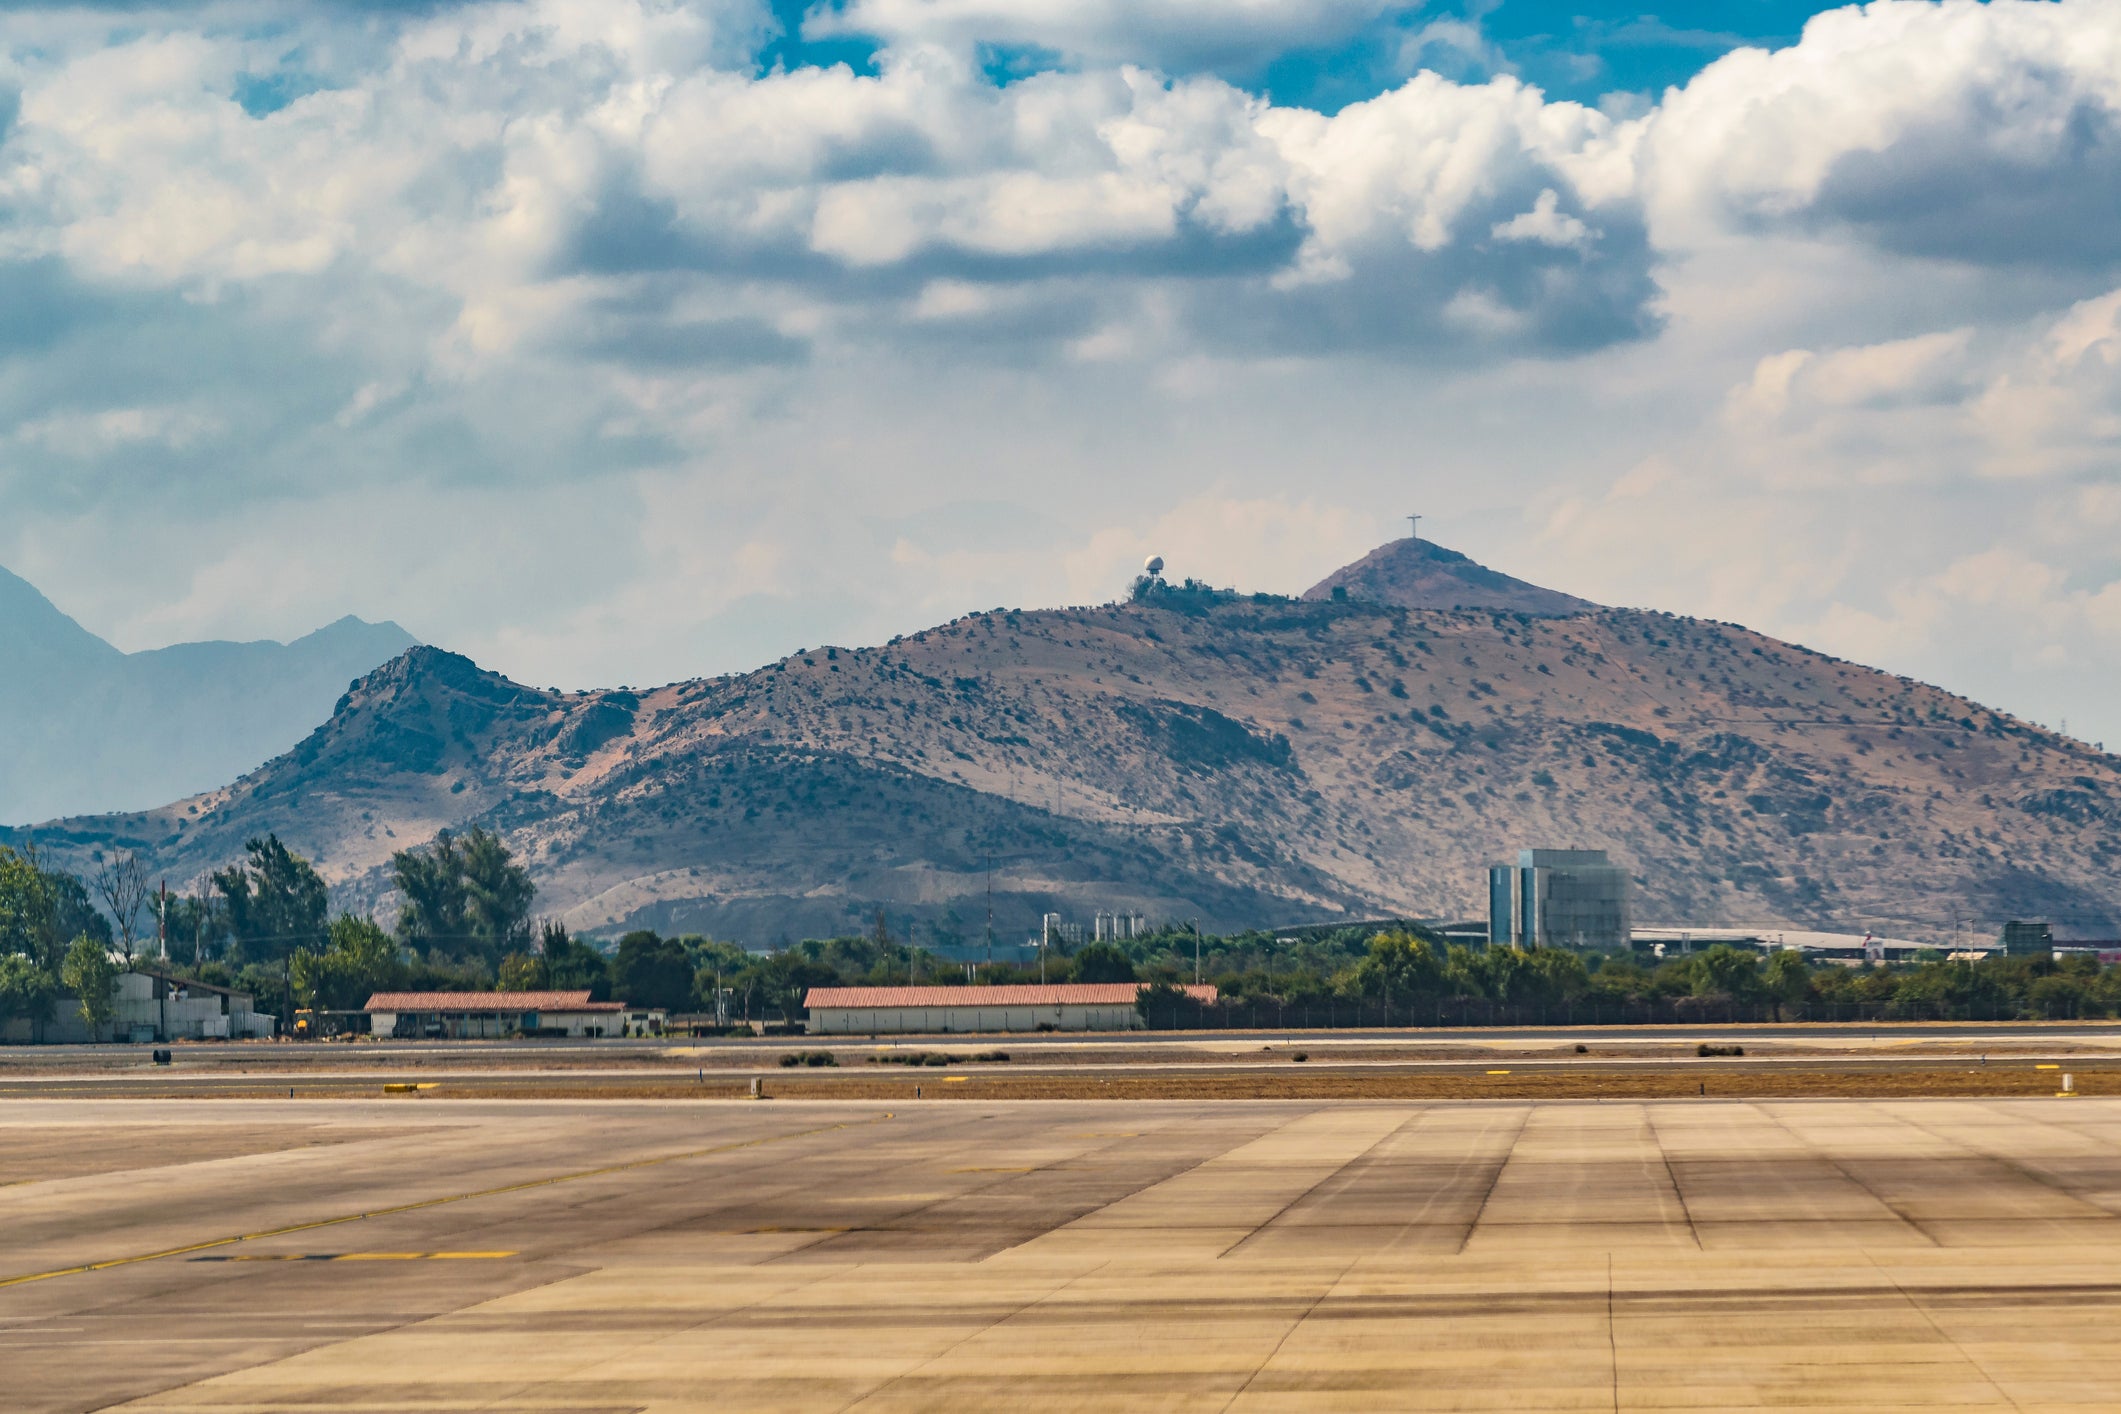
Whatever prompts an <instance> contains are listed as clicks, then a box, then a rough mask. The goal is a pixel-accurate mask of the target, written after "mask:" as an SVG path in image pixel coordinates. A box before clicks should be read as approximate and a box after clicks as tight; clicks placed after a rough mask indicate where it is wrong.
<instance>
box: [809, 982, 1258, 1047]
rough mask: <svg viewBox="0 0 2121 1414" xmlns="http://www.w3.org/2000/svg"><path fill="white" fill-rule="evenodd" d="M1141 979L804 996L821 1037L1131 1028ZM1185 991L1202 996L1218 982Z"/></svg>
mask: <svg viewBox="0 0 2121 1414" xmlns="http://www.w3.org/2000/svg"><path fill="white" fill-rule="evenodd" d="M1142 986H1143V984H1142V983H1139V982H1099V983H1084V982H1071V983H1067V984H1064V985H1056V986H1025V987H812V988H811V989H810V991H809V992H808V993H807V994H805V996H804V998H803V1005H804V1006H806V1007H808V1008H809V1010H810V1030H811V1032H812V1033H813V1034H817V1035H864V1036H880V1035H885V1034H889V1033H908V1032H918V1033H931V1032H944V1031H1038V1030H1041V1029H1050V1030H1054V1031H1127V1030H1131V1029H1134V1028H1136V1027H1139V1026H1140V1025H1141V1024H1142V1019H1141V1016H1140V1014H1139V1013H1138V1012H1136V1011H1135V1009H1134V1000H1135V998H1136V997H1138V996H1139V995H1141V990H1142ZM1180 990H1182V991H1184V992H1186V993H1187V994H1188V995H1190V996H1192V997H1194V998H1196V999H1198V1000H1200V1001H1202V1002H1210V1003H1212V1002H1213V1001H1214V1000H1215V999H1216V990H1215V988H1213V987H1205V986H1198V987H1184V988H1181V989H1180Z"/></svg>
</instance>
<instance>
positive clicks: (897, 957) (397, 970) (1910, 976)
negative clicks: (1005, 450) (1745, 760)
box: [0, 828, 2121, 1027]
mask: <svg viewBox="0 0 2121 1414" xmlns="http://www.w3.org/2000/svg"><path fill="white" fill-rule="evenodd" d="M390 873H391V879H392V882H393V883H394V884H395V885H396V889H397V896H398V908H397V913H396V916H395V918H394V919H393V920H391V923H390V925H389V926H386V925H385V924H384V923H382V922H379V921H377V920H376V919H374V918H370V917H364V916H362V915H359V914H355V913H353V912H351V911H348V910H343V909H342V910H340V911H339V912H338V913H337V914H336V915H334V914H333V912H332V910H331V907H330V891H329V889H328V888H327V887H326V885H325V882H324V879H323V877H322V876H321V875H320V874H319V873H318V871H317V869H316V868H315V866H314V865H313V864H312V863H311V862H310V861H308V860H306V859H304V858H303V857H302V856H301V855H299V854H298V853H296V852H295V851H293V850H291V849H290V848H288V846H287V845H286V844H285V843H284V842H283V841H281V840H280V838H279V837H278V836H277V835H274V834H267V835H263V836H260V837H258V838H255V839H252V840H249V841H247V842H246V843H245V846H244V850H243V855H242V857H241V858H240V859H237V860H235V861H233V862H231V863H230V864H229V865H227V866H226V867H224V868H221V869H217V870H214V871H212V873H211V874H210V875H208V876H207V878H206V880H205V883H204V886H203V887H201V888H200V889H198V890H197V891H196V892H195V893H193V894H190V895H170V896H168V898H167V900H166V903H165V902H164V901H163V900H162V899H161V898H160V897H159V896H158V895H157V894H156V893H155V892H154V891H151V890H150V889H149V888H148V886H147V882H146V879H145V874H144V871H143V870H142V869H141V867H140V864H139V861H138V860H137V859H136V858H135V857H134V856H131V855H129V854H125V853H123V852H119V853H116V854H113V855H111V856H109V857H105V858H101V859H99V860H97V861H96V867H95V868H94V869H93V870H91V871H90V872H89V874H88V875H87V877H82V876H79V875H76V874H73V873H70V872H68V871H66V870H63V869H59V868H56V867H53V866H51V865H50V864H49V863H48V862H47V861H46V860H45V859H44V858H43V857H41V856H40V855H39V853H38V852H37V851H36V850H35V849H34V848H25V849H14V848H9V847H6V846H0V1023H4V1022H6V1021H9V1020H11V1019H15V1018H20V1017H28V1018H31V1019H32V1020H33V1021H38V1020H41V1019H42V1018H43V1017H46V1016H48V1015H49V1014H50V1012H51V1008H52V1006H53V1004H54V1002H55V1001H56V999H57V998H59V997H60V996H62V995H72V996H74V997H76V998H78V999H79V1001H80V1004H81V1006H82V1015H83V1017H84V1019H85V1020H87V1021H88V1022H89V1024H90V1025H91V1026H92V1027H99V1026H102V1025H106V1024H107V1023H108V1021H109V1019H110V1003H109V995H110V992H111V989H112V985H113V983H114V981H115V978H116V976H117V973H118V970H119V968H120V966H121V965H122V964H130V963H131V962H133V961H134V960H135V959H136V958H137V956H138V955H139V953H140V952H141V950H142V948H143V947H144V946H145V944H146V941H147V940H148V939H151V938H153V937H155V936H156V935H160V936H161V937H162V938H163V939H164V940H165V951H164V954H163V956H162V957H161V959H160V963H161V966H162V967H163V968H164V969H166V970H168V971H170V972H172V973H173V974H174V975H178V976H185V977H191V978H195V979H197V980H199V981H202V982H208V983H212V984H215V985H220V986H227V987H232V988H235V989H237V990H241V991H246V992H249V993H250V994H251V995H252V997H253V998H254V999H256V1001H257V1003H258V1005H260V1006H261V1007H263V1008H266V1009H273V1008H278V1009H280V1010H281V1011H282V1012H283V1013H285V1012H288V1011H291V1010H292V1009H293V1008H294V1007H297V1006H304V1007H318V1008H323V1009H329V1010H354V1009H358V1008H359V1007H361V1006H362V1005H363V1004H365V1003H366V1001H367V999H368V998H369V996H370V995H372V994H373V993H375V992H379V991H483V990H488V989H499V990H510V991H515V990H522V991H544V990H586V991H588V992H589V993H590V995H591V996H592V997H593V998H594V999H596V1000H599V1001H605V1000H611V999H614V998H616V999H617V1000H620V1001H623V1002H626V1003H629V1004H631V1005H636V1006H644V1007H660V1008H664V1009H666V1010H668V1011H671V1012H673V1013H712V1012H715V1011H716V1010H717V1009H719V1010H721V1011H722V1012H724V1013H725V1014H726V1016H727V1017H728V1019H729V1020H730V1021H732V1022H751V1021H779V1020H787V1021H793V1020H796V1019H799V1018H800V1017H801V1015H802V999H803V995H804V993H805V992H807V991H808V990H809V989H811V988H813V987H827V986H887V985H906V984H919V983H957V982H972V983H976V984H1010V983H1026V982H1037V981H1040V980H1046V981H1052V982H1127V981H1139V982H1142V983H1144V984H1146V985H1145V990H1144V993H1143V996H1142V1001H1141V1006H1142V1008H1143V1010H1144V1014H1145V1015H1146V1016H1147V1017H1148V1019H1149V1020H1150V1021H1151V1023H1152V1024H1155V1025H1164V1026H1231V1027H1258V1026H1265V1027H1292V1026H1320V1027H1324V1026H1344V1025H1395V1026H1407V1025H1483V1024H1524V1023H1536V1022H1561V1023H1567V1024H1584V1023H1591V1024H1597V1023H1640V1022H1687V1021H1775V1020H1909V1021H1920V1020H2013V1019H2069V1018H2088V1017H2102V1016H2112V1015H2121V967H2105V966H2101V965H2100V963H2099V962H2098V961H2097V959H2096V958H2093V957H2090V956H2085V955H2065V956H2064V957H2061V958H2059V959H2058V958H2050V957H2044V956H2043V957H1991V958H1987V959H1983V960H1977V961H1969V960H1963V959H1962V960H1956V961H1955V960H1951V959H1947V958H1945V957H1944V956H1943V955H1942V954H1927V955H1924V956H1921V957H1918V958H1917V959H1916V960H1915V961H1913V962H1911V963H1906V964H1896V965H1892V966H1885V965H1875V966H1868V967H1846V966H1841V965H1838V964H1832V963H1825V962H1821V963H1817V964H1815V963H1813V962H1811V961H1808V960H1807V959H1806V957H1805V956H1804V955H1803V954H1801V953H1796V952H1777V953H1772V954H1768V955H1765V956H1763V955H1761V954H1758V953H1755V952H1752V951H1749V950H1747V949H1743V948H1737V947H1732V946H1729V945H1726V944H1718V945H1716V946H1713V947H1710V948H1707V949H1705V950H1703V951H1700V952H1696V953H1692V954H1689V955H1686V956H1682V957H1674V958H1667V959H1663V960H1652V959H1645V958H1642V957H1640V956H1639V955H1636V954H1633V953H1617V954H1610V955H1600V954H1585V953H1578V952H1573V951H1569V950H1566V949H1559V948H1515V947H1478V948H1476V947H1465V946H1462V945H1458V944H1452V943H1450V942H1448V941H1447V940H1446V939H1444V938H1442V937H1440V936H1438V935H1436V934H1434V933H1432V932H1429V931H1427V930H1424V929H1422V928H1420V927H1418V926H1416V925H1414V924H1411V923H1405V924H1398V925H1391V926H1376V925H1364V926H1353V927H1344V928H1314V929H1306V930H1300V931H1299V932H1298V933H1297V934H1296V935H1295V936H1277V935H1275V934H1270V933H1264V932H1240V933H1231V934H1221V935H1216V934H1203V933H1200V932H1197V931H1195V930H1193V929H1187V928H1165V929H1162V930H1159V931H1156V932H1152V933H1150V934H1148V935H1146V936H1143V937H1137V938H1130V939H1125V940H1122V941H1116V942H1096V943H1091V944H1088V945H1085V946H1082V947H1079V948H1075V949H1073V950H1068V949H1055V950H1053V951H1052V952H1050V953H1049V954H1048V955H1047V957H1046V958H1045V960H1044V962H1043V964H1042V965H1041V964H1040V963H1038V962H1036V961H1027V960H1012V961H1003V962H1000V963H996V964H967V963H965V962H963V961H953V960H949V959H946V958H945V957H943V956H941V955H940V954H938V953H936V952H934V951H933V950H930V949H927V948H921V947H916V946H914V945H913V944H912V943H911V942H910V941H907V940H905V939H901V938H897V937H894V936H893V935H892V933H891V930H890V928H889V927H888V925H887V923H886V921H885V918H884V917H883V915H882V914H881V913H880V914H879V915H878V917H877V920H876V926H875V928H874V929H873V931H872V932H871V933H870V934H868V935H866V936H856V935H849V936H843V937H836V938H825V939H812V940H807V941H804V942H801V943H798V944H794V945H792V946H788V947H783V948H779V949H775V950H773V951H770V952H756V951H751V950H748V949H746V948H743V947H741V946H739V945H737V944H734V943H728V942H720V941H715V940H711V939H707V938H704V937H699V936H683V937H665V936H662V935H660V934H658V933H656V932H654V931H652V930H636V931H633V932H629V933H627V934H625V935H623V936H622V937H620V938H619V939H618V940H617V942H616V945H615V947H612V948H610V949H609V950H608V951H607V950H606V948H605V947H604V946H602V945H599V944H597V943H594V942H591V941H589V940H587V939H584V938H579V937H575V936H572V935H571V934H570V933H569V932H568V930H567V929H566V928H565V927H563V926H562V925H561V924H559V923H558V922H556V921H553V920H541V919H539V918H538V917H537V916H536V914H535V911H534V905H535V902H536V889H535V887H534V886H533V884H532V882H531V879H530V876H529V872H528V870H527V869H525V868H524V866H523V865H522V864H521V863H519V862H518V861H517V860H516V859H515V858H514V857H513V855H512V854H511V853H510V851H509V850H508V848H507V846H506V845H505V844H504V843H503V842H502V841H501V840H500V838H499V837H498V836H496V835H495V834H493V833H492V832H491V831H488V830H485V829H482V828H473V829H471V830H469V831H465V832H463V833H461V834H459V833H456V832H452V831H444V832H442V833H441V834H439V835H438V836H437V837H436V838H435V840H434V841H433V842H432V843H431V844H429V845H426V846H424V847H422V848H419V849H411V850H401V851H398V852H396V853H395V854H393V855H392V856H391V863H390ZM143 915H145V916H144V917H143ZM1193 981H1202V982H1208V983H1212V984H1214V985H1215V986H1216V987H1217V988H1218V989H1219V993H1220V996H1219V999H1218V1001H1217V1002H1216V1003H1214V1004H1212V1005H1207V1004H1203V1003H1200V1002H1198V1001H1196V1000H1195V999H1193V998H1192V997H1190V996H1188V995H1187V994H1185V993H1184V992H1183V991H1181V990H1179V989H1180V987H1181V986H1182V984H1184V983H1188V982H1193ZM718 1004H719V1008H718Z"/></svg>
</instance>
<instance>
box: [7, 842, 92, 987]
mask: <svg viewBox="0 0 2121 1414" xmlns="http://www.w3.org/2000/svg"><path fill="white" fill-rule="evenodd" d="M84 934H85V935H87V936H88V937H91V938H96V939H99V940H101V941H103V942H106V943H108V942H109V941H110V923H109V921H108V920H107V919H105V918H104V916H103V915H102V914H101V913H99V912H97V911H96V906H95V904H94V903H92V902H90V901H89V896H88V889H87V887H86V886H85V885H83V884H82V882H81V881H80V880H79V879H77V878H75V877H74V876H73V875H71V874H68V873H66V872H64V871H63V870H58V869H47V868H45V867H44V864H43V861H42V860H41V859H39V858H38V855H37V851H36V850H35V848H29V849H20V850H17V849H10V848H8V847H7V846H5V845H0V953H19V954H21V955H22V956H24V957H28V958H31V959H34V960H35V962H36V963H37V965H38V966H39V967H42V968H43V969H44V970H45V971H47V972H50V973H54V974H56V973H57V972H58V970H59V965H60V963H61V962H62V961H64V959H65V956H66V945H67V942H68V940H69V939H72V938H75V937H78V936H81V935H84Z"/></svg>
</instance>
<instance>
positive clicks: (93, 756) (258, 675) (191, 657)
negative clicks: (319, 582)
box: [0, 569, 417, 821]
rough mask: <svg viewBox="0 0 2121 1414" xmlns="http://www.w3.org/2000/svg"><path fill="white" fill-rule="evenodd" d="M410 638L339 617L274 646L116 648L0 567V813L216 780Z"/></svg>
mask: <svg viewBox="0 0 2121 1414" xmlns="http://www.w3.org/2000/svg"><path fill="white" fill-rule="evenodd" d="M416 641H417V640H415V639H414V638H413V637H412V635H411V634H408V633H407V632H405V630H404V629H401V628H399V627H398V626H397V625H396V624H390V623H385V624H370V623H363V622H362V621H361V620H359V619H355V618H345V619H341V620H339V621H338V622H337V623H335V624H332V625H330V626H328V627H326V628H322V629H319V630H318V631H317V632H315V633H312V634H310V635H309V636H307V637H306V638H300V639H297V640H295V641H294V642H293V643H287V644H281V643H269V642H267V643H180V644H177V645H175V646H174V647H170V648H157V649H152V650H150V651H147V652H143V653H121V652H119V651H118V650H117V649H116V648H113V647H112V646H111V645H110V644H108V643H105V642H104V641H103V640H102V639H100V638H98V637H96V636H95V635H94V634H92V633H90V632H89V631H88V630H87V629H85V628H83V627H81V625H79V624H77V623H75V622H74V621H73V620H72V619H70V618H68V617H67V616H66V615H65V614H63V613H61V612H60V611H59V610H58V609H57V608H55V607H54V606H53V605H52V603H51V601H50V600H48V599H46V598H45V597H44V596H43V595H42V594H40V593H38V592H37V590H36V589H35V588H33V587H32V586H30V585H29V584H28V583H27V582H25V581H24V580H22V579H20V578H19V577H17V576H15V575H13V574H10V573H9V572H8V571H6V570H4V569H0V741H4V742H5V743H7V745H6V748H5V750H4V751H0V820H11V821H27V820H38V819H45V818H48V817H50V816H53V815H59V814H73V813H81V812H87V811H96V810H117V809H138V808H140V807H143V806H146V805H150V804H154V803H157V802H161V801H166V800H169V799H170V798H171V797H173V796H181V795H187V794H190V793H191V792H194V791H198V790H201V789H204V788H206V787H209V786H213V785H218V784H220V783H222V782H224V781H227V780H229V779H230V778H232V777H233V776H235V775H237V774H238V773H240V772H243V771H247V770H250V769H252V768H253V767H255V766H257V765H258V764H259V763H260V762H262V761H265V760H267V759H268V758H270V757H272V756H273V755H274V754H276V753H278V752H281V751H285V750H286V749H287V748H288V747H289V746H290V745H292V744H293V743H295V742H297V741H299V740H301V738H302V736H303V735H304V733H306V732H308V731H309V730H310V729H311V728H312V727H314V726H315V725H316V723H317V722H318V721H319V720H320V719H321V718H322V717H324V716H325V715H326V714H327V713H328V712H330V710H331V704H332V702H333V701H334V700H335V699H336V698H337V697H338V696H339V695H340V694H341V693H343V692H344V691H345V690H346V685H347V684H348V683H349V682H350V681H352V680H353V679H354V678H356V677H358V676H360V675H361V674H363V673H366V672H368V671H369V670H370V669H372V668H374V667H376V666H377V665H378V664H380V663H385V662H388V661H389V660H390V659H391V658H393V657H395V656H397V655H398V654H400V653H402V652H404V651H405V650H406V649H407V648H408V647H410V646H412V644H413V643H415V642H416Z"/></svg>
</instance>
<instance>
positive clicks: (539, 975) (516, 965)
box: [493, 952, 552, 992]
mask: <svg viewBox="0 0 2121 1414" xmlns="http://www.w3.org/2000/svg"><path fill="white" fill-rule="evenodd" d="M493 985H494V990H495V991H498V992H542V991H545V990H546V989H548V988H549V987H551V986H552V982H551V979H550V977H549V975H548V974H547V973H546V971H545V959H544V958H542V957H539V956H537V955H536V954H535V953H527V952H512V953H510V954H509V955H508V956H506V957H504V958H502V959H501V966H500V970H499V971H498V972H497V973H496V974H495V976H494V983H493Z"/></svg>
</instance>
